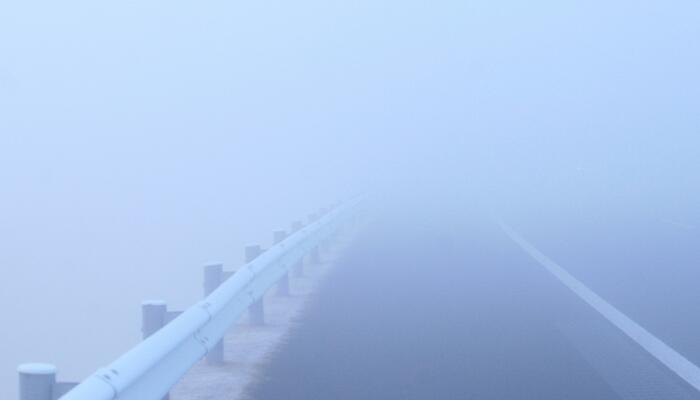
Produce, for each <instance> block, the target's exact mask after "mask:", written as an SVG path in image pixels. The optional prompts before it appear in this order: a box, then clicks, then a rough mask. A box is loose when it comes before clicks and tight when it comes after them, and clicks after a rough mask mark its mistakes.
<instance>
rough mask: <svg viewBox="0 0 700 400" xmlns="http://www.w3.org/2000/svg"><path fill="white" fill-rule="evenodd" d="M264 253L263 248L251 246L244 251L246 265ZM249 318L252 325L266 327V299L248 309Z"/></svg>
mask: <svg viewBox="0 0 700 400" xmlns="http://www.w3.org/2000/svg"><path fill="white" fill-rule="evenodd" d="M262 253H263V250H262V248H261V247H260V246H259V245H257V244H254V245H249V246H246V247H245V249H244V257H245V263H246V264H249V263H251V262H253V261H254V260H255V259H256V258H258V257H259V256H260V255H261V254H262ZM248 318H249V321H250V324H251V325H265V299H264V298H263V297H262V296H261V297H260V298H259V299H257V300H254V301H253V304H251V305H250V306H249V307H248Z"/></svg>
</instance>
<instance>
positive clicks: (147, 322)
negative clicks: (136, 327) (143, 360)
mask: <svg viewBox="0 0 700 400" xmlns="http://www.w3.org/2000/svg"><path fill="white" fill-rule="evenodd" d="M167 323H168V305H167V304H166V303H165V302H164V301H162V300H147V301H144V302H143V303H141V332H142V334H143V339H144V340H145V339H147V338H148V337H149V336H151V335H153V334H154V333H156V332H158V330H160V329H161V328H162V327H164V326H165V325H166V324H167ZM169 399H170V394H166V395H165V396H163V398H162V400H169Z"/></svg>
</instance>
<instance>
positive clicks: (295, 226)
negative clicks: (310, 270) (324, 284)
mask: <svg viewBox="0 0 700 400" xmlns="http://www.w3.org/2000/svg"><path fill="white" fill-rule="evenodd" d="M303 227H304V223H303V222H301V221H294V222H292V233H296V232H299V231H300V230H301V229H302V228H303ZM292 274H293V275H294V277H295V278H301V277H302V276H304V259H303V258H302V259H301V260H299V261H298V262H297V263H296V264H294V266H293V267H292Z"/></svg>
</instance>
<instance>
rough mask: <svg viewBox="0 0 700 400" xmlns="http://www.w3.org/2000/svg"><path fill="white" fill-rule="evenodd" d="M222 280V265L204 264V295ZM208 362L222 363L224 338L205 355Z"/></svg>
mask: <svg viewBox="0 0 700 400" xmlns="http://www.w3.org/2000/svg"><path fill="white" fill-rule="evenodd" d="M223 282H224V266H223V265H222V264H212V265H206V266H204V297H206V296H209V295H210V294H211V293H212V292H213V291H214V290H216V289H217V288H218V287H219V286H221V284H222V283H223ZM206 360H207V363H208V364H211V365H218V364H223V363H224V340H223V339H221V340H219V341H218V342H217V343H216V344H215V345H214V346H213V347H212V348H211V349H209V352H208V353H207V355H206Z"/></svg>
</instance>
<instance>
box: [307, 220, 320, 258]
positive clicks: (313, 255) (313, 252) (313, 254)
mask: <svg viewBox="0 0 700 400" xmlns="http://www.w3.org/2000/svg"><path fill="white" fill-rule="evenodd" d="M316 221H318V214H317V213H311V214H309V224H313V223H314V222H316ZM320 260H321V258H320V256H319V253H318V246H315V247H314V248H313V249H311V251H310V252H309V264H319V263H320Z"/></svg>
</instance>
